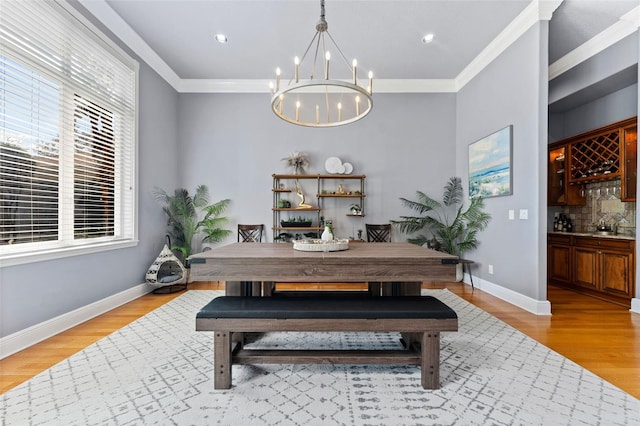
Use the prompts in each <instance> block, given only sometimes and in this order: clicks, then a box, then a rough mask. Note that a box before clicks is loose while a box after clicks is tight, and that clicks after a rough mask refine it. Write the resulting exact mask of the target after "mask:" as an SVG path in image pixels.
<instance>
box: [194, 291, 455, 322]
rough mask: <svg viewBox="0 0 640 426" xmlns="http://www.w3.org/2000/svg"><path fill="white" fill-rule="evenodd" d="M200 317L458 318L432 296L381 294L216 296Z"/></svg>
mask: <svg viewBox="0 0 640 426" xmlns="http://www.w3.org/2000/svg"><path fill="white" fill-rule="evenodd" d="M196 318H271V319H274V318H275V319H287V318H291V319H293V318H296V319H307V318H318V319H320V318H323V319H324V318H345V319H347V318H350V319H378V318H421V319H424V318H428V319H449V318H458V316H457V315H456V313H455V311H454V310H453V309H451V308H450V307H448V306H447V305H445V304H444V303H442V302H441V301H440V300H438V299H436V298H435V297H432V296H381V297H363V296H352V297H348V296H347V297H340V298H334V297H324V296H321V295H314V296H300V297H283V298H281V297H244V296H222V297H216V298H215V299H213V300H212V301H211V302H209V303H208V304H207V305H206V306H205V307H203V308H202V309H201V310H200V312H198V314H197V316H196Z"/></svg>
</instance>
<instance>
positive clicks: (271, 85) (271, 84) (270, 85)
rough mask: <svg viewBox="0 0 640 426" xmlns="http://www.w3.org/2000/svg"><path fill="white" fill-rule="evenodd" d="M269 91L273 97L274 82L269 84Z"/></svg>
mask: <svg viewBox="0 0 640 426" xmlns="http://www.w3.org/2000/svg"><path fill="white" fill-rule="evenodd" d="M269 91H270V92H271V95H273V81H270V82H269Z"/></svg>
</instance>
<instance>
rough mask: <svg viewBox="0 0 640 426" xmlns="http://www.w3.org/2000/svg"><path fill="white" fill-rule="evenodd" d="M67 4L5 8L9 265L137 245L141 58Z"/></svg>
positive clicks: (0, 174)
mask: <svg viewBox="0 0 640 426" xmlns="http://www.w3.org/2000/svg"><path fill="white" fill-rule="evenodd" d="M89 28H93V27H92V25H91V24H90V23H88V21H86V20H85V19H84V18H83V17H81V16H79V15H78V12H75V11H73V9H72V8H70V6H68V5H66V4H65V3H58V2H56V1H52V0H45V1H42V0H41V1H21V2H3V4H2V14H0V265H2V266H6V265H9V264H17V263H25V262H29V261H32V260H39V259H50V258H53V257H59V256H61V255H71V254H78V253H85V252H88V251H96V250H103V249H112V248H116V247H121V246H128V245H132V244H135V242H136V241H135V240H136V237H137V235H136V229H135V228H136V221H135V218H136V214H135V213H136V212H135V199H136V197H135V194H136V188H135V153H136V117H137V112H136V102H137V98H136V96H137V88H136V85H137V74H138V64H137V63H136V62H135V61H134V60H132V59H131V58H129V57H128V56H127V55H125V54H124V53H123V52H122V51H121V50H120V49H118V48H117V47H116V46H115V45H113V44H112V43H111V42H109V41H107V40H106V39H104V38H103V37H104V36H101V35H99V34H97V30H95V29H94V30H90V29H89Z"/></svg>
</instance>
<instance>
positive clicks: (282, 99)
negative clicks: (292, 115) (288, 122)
mask: <svg viewBox="0 0 640 426" xmlns="http://www.w3.org/2000/svg"><path fill="white" fill-rule="evenodd" d="M282 104H284V95H280V115H282Z"/></svg>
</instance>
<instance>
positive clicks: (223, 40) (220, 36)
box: [216, 34, 229, 43]
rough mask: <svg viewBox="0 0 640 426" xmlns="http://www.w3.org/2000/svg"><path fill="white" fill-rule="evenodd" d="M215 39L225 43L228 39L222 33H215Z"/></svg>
mask: <svg viewBox="0 0 640 426" xmlns="http://www.w3.org/2000/svg"><path fill="white" fill-rule="evenodd" d="M216 41H217V42H218V43H226V42H228V41H229V39H228V38H227V36H226V35H224V34H216Z"/></svg>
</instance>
